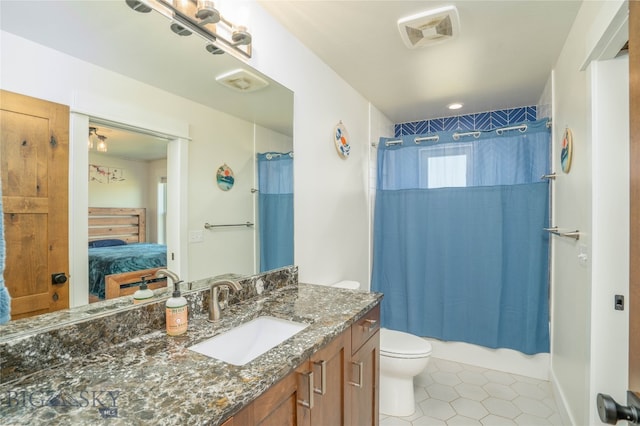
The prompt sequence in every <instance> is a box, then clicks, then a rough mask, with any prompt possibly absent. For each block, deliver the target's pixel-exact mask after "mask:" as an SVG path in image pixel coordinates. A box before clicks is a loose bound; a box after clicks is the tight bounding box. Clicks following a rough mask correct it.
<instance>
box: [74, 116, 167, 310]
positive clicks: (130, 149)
mask: <svg viewBox="0 0 640 426" xmlns="http://www.w3.org/2000/svg"><path fill="white" fill-rule="evenodd" d="M89 126H90V127H89V136H88V143H87V145H88V150H89V191H88V192H89V193H88V200H89V244H88V246H89V247H88V250H89V278H88V279H89V301H90V302H96V301H99V300H104V299H111V298H114V297H119V296H124V295H128V294H132V293H133V292H135V290H137V289H138V283H140V282H141V281H142V280H143V279H144V280H147V281H149V283H150V287H151V288H154V287H159V286H163V285H166V281H162V282H157V281H156V279H155V278H154V277H153V273H154V271H155V270H157V269H158V268H161V267H166V266H167V246H166V235H167V222H166V217H167V143H168V141H167V140H164V139H161V138H158V137H155V136H149V135H145V134H141V133H136V132H133V131H129V130H123V129H120V128H117V127H115V126H114V127H110V126H105V125H102V124H98V123H93V122H90V123H89ZM143 277H144V278H143Z"/></svg>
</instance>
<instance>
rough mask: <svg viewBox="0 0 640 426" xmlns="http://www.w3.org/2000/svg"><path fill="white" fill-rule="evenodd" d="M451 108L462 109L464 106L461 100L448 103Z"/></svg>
mask: <svg viewBox="0 0 640 426" xmlns="http://www.w3.org/2000/svg"><path fill="white" fill-rule="evenodd" d="M447 108H449V109H460V108H462V104H461V103H460V102H454V103H452V104H449V105H447Z"/></svg>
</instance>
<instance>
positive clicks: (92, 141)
mask: <svg viewBox="0 0 640 426" xmlns="http://www.w3.org/2000/svg"><path fill="white" fill-rule="evenodd" d="M94 146H96V149H97V150H98V151H99V152H107V137H106V136H104V135H100V134H98V128H97V127H89V143H88V148H89V149H93V147H94Z"/></svg>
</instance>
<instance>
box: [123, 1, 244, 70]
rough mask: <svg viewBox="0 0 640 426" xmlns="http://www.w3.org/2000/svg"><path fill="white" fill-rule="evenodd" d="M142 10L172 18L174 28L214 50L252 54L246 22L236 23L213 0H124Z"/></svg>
mask: <svg viewBox="0 0 640 426" xmlns="http://www.w3.org/2000/svg"><path fill="white" fill-rule="evenodd" d="M125 1H126V3H127V5H128V6H129V7H130V8H131V9H133V10H135V11H136V12H140V13H148V12H150V11H152V10H154V11H156V12H158V13H160V14H162V15H163V16H165V17H167V18H168V19H170V20H171V23H170V28H171V31H173V32H174V33H176V34H178V35H180V36H190V35H191V34H196V35H197V36H199V37H201V38H202V39H204V40H205V42H206V45H205V49H206V50H207V51H208V52H209V53H212V54H221V53H225V52H226V53H230V54H233V55H234V56H238V54H240V55H242V56H244V57H246V58H250V57H251V49H252V46H251V43H252V36H251V33H250V32H249V30H248V29H247V27H246V26H245V25H238V24H234V23H233V22H231V21H229V20H228V19H226V18H225V17H224V16H223V15H222V13H220V10H218V9H217V8H216V3H215V2H214V1H213V0H174V1H171V0H125Z"/></svg>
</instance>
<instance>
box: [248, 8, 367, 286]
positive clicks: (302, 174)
mask: <svg viewBox="0 0 640 426" xmlns="http://www.w3.org/2000/svg"><path fill="white" fill-rule="evenodd" d="M242 3H243V4H245V3H246V5H247V7H249V9H250V16H251V28H252V33H253V36H254V37H253V39H254V56H253V58H252V59H251V61H250V62H251V64H252V65H253V66H254V67H255V68H257V69H258V70H259V71H261V72H263V73H265V74H267V75H269V76H270V77H272V78H274V79H275V80H277V81H278V82H280V83H281V84H284V85H285V86H287V87H288V88H290V89H291V90H293V92H294V152H295V166H294V193H295V198H294V212H295V213H294V216H295V224H294V226H295V263H296V264H297V265H298V266H299V267H300V270H299V276H300V280H301V281H302V282H312V283H320V284H330V283H333V282H336V281H339V280H343V279H349V280H357V281H360V282H361V283H368V282H369V273H370V272H369V271H370V268H369V262H370V261H369V258H370V256H369V247H368V244H367V242H368V241H369V229H370V221H369V220H368V218H369V210H368V209H369V198H368V176H369V170H368V167H369V147H370V130H369V103H368V102H367V100H366V99H365V98H364V97H362V96H361V95H360V94H358V93H357V92H355V91H354V90H353V88H351V87H350V86H349V85H348V84H346V83H345V82H344V81H343V80H342V79H341V78H340V77H338V75H336V73H335V72H334V71H333V70H331V69H330V68H329V67H328V66H327V65H326V64H325V63H324V62H322V61H321V60H320V59H319V58H318V57H316V56H315V55H314V54H312V53H311V52H310V51H309V50H308V49H307V48H305V47H304V46H303V45H302V44H301V43H300V42H299V41H297V40H296V39H294V38H293V37H292V36H291V35H290V34H289V33H288V32H287V31H286V30H285V29H284V28H283V27H282V26H281V25H280V24H278V23H277V22H276V21H275V20H274V19H273V18H272V17H271V16H270V15H269V14H267V13H266V12H265V11H264V9H262V7H261V6H260V5H258V4H257V3H255V2H254V1H248V2H242ZM340 120H342V122H343V123H344V125H345V126H346V128H347V130H348V132H349V135H350V137H351V142H350V143H351V154H350V156H349V158H347V159H343V158H341V157H340V156H338V154H337V152H336V149H335V146H334V143H333V140H332V132H333V128H334V126H335V125H336V124H337V123H338V122H339V121H340Z"/></svg>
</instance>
